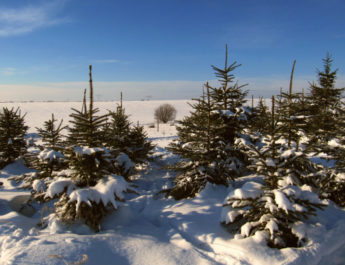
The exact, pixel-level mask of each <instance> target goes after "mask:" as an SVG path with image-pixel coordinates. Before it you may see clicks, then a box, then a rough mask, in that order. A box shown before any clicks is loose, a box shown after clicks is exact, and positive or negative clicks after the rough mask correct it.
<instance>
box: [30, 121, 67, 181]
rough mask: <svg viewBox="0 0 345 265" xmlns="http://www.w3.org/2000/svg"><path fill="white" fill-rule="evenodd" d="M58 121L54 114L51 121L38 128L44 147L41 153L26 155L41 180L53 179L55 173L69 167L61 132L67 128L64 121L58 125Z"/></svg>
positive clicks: (41, 148)
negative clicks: (64, 153)
mask: <svg viewBox="0 0 345 265" xmlns="http://www.w3.org/2000/svg"><path fill="white" fill-rule="evenodd" d="M56 122H57V120H56V119H55V117H54V114H52V117H51V119H49V120H48V121H45V122H44V125H43V128H36V129H37V131H38V134H39V135H40V136H41V137H42V143H43V146H42V147H40V150H39V152H38V153H37V152H32V153H28V154H27V155H26V160H27V162H28V164H29V166H30V167H33V168H35V169H36V170H37V171H38V173H39V175H40V178H46V177H52V173H53V171H54V170H55V171H59V170H62V169H64V168H66V167H67V163H66V159H65V156H64V155H63V151H64V148H65V143H64V141H63V139H62V137H63V136H62V134H61V132H62V131H63V130H64V129H66V128H67V126H62V123H63V120H61V121H60V123H59V124H58V125H57V124H56Z"/></svg>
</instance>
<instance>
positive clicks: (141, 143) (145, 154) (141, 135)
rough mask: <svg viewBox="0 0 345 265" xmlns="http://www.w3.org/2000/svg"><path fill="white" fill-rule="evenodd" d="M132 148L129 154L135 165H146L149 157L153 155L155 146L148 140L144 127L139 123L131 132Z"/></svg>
mask: <svg viewBox="0 0 345 265" xmlns="http://www.w3.org/2000/svg"><path fill="white" fill-rule="evenodd" d="M128 138H129V141H130V144H131V146H130V148H129V152H128V156H129V158H130V159H131V160H132V161H133V162H134V163H144V162H146V161H147V160H148V158H149V155H150V154H151V153H152V150H153V148H154V145H153V144H152V142H151V141H149V140H148V139H147V134H146V132H145V131H144V127H143V126H140V125H139V123H138V124H137V125H135V126H133V127H132V128H131V130H130V132H129V136H128Z"/></svg>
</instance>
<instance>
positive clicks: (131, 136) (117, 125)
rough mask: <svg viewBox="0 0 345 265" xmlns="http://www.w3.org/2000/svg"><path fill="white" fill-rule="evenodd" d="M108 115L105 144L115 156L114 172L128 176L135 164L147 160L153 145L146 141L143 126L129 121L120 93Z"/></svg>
mask: <svg viewBox="0 0 345 265" xmlns="http://www.w3.org/2000/svg"><path fill="white" fill-rule="evenodd" d="M109 117H110V120H109V121H108V122H107V124H106V126H105V128H104V132H105V135H106V137H105V138H106V146H107V147H108V148H109V149H110V150H111V152H112V155H113V156H114V157H115V161H114V165H115V170H116V171H115V173H116V174H120V175H122V176H124V177H126V178H128V177H129V175H130V174H131V173H132V172H133V168H134V166H135V164H137V163H145V162H146V161H147V160H148V158H149V155H150V153H151V151H152V149H153V148H154V146H153V145H152V143H151V142H150V141H148V139H147V135H146V133H145V131H144V127H143V126H140V125H139V124H137V125H136V126H133V125H132V123H131V122H130V121H129V116H128V115H127V114H126V113H125V109H124V108H123V104H122V93H121V100H120V104H119V105H118V106H117V109H116V111H109Z"/></svg>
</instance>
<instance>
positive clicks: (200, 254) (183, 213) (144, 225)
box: [0, 101, 345, 265]
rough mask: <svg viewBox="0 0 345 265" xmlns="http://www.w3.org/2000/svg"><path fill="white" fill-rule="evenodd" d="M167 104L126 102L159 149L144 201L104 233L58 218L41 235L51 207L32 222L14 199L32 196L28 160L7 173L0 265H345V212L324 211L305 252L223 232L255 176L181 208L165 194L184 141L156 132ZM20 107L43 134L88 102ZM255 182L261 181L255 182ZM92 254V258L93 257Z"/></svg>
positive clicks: (108, 222)
mask: <svg viewBox="0 0 345 265" xmlns="http://www.w3.org/2000/svg"><path fill="white" fill-rule="evenodd" d="M162 103H167V101H137V102H124V107H125V108H126V113H127V114H129V115H131V120H132V121H133V122H137V121H139V122H140V123H141V124H144V125H145V129H146V130H147V132H148V135H149V137H150V138H151V140H152V141H153V143H154V144H156V145H157V146H156V149H155V155H156V156H157V159H156V160H155V161H154V162H152V163H151V164H150V165H148V166H147V167H143V168H142V169H141V170H140V171H139V172H138V173H137V174H136V175H135V176H134V181H133V184H134V185H135V186H136V190H137V192H138V193H139V195H137V194H133V193H131V194H126V195H125V196H126V201H125V202H122V203H120V205H119V208H118V210H116V211H115V212H113V213H112V214H110V215H109V216H107V217H106V218H105V219H104V221H103V222H102V227H101V228H102V230H101V232H99V233H94V232H92V231H90V229H89V228H88V227H86V226H85V225H80V224H79V225H78V224H76V225H74V226H72V227H67V226H64V225H62V224H60V223H59V222H58V221H56V219H55V218H53V215H51V216H50V218H49V224H48V226H47V227H46V228H44V229H41V228H39V227H38V226H37V223H39V222H40V220H41V216H48V215H49V213H50V212H51V211H52V209H51V208H52V207H53V205H50V207H45V208H44V209H42V207H41V206H40V205H38V204H35V203H34V204H33V206H34V207H35V209H36V210H37V211H36V213H35V214H34V215H33V216H31V217H26V216H24V215H21V214H19V213H17V212H15V211H13V199H14V198H16V197H17V196H19V195H29V194H30V192H29V191H23V190H19V189H18V184H16V183H14V182H13V181H11V180H9V179H8V178H9V177H10V176H13V175H19V174H22V173H25V172H28V171H30V170H29V169H27V168H26V167H25V166H24V165H23V163H22V161H21V160H18V161H17V162H16V163H13V164H11V165H9V166H7V167H6V168H4V169H2V170H1V171H0V181H1V182H3V186H2V188H0V264H72V263H71V262H77V261H81V260H82V259H83V258H84V259H85V260H86V258H87V260H86V261H85V263H84V264H117V265H121V264H138V265H142V264H150V265H151V264H164V265H165V264H198V265H199V264H265V265H267V264H301V265H306V264H345V237H344V232H345V209H340V208H338V207H336V206H335V205H334V204H332V203H330V205H329V206H328V207H327V208H326V209H325V210H324V211H319V212H318V216H317V217H313V219H312V220H310V221H309V222H308V223H307V224H306V227H305V229H306V231H307V234H308V239H309V241H308V243H307V245H306V246H304V247H302V248H297V249H293V248H286V249H282V250H277V249H270V248H268V247H267V246H266V245H265V244H264V243H263V242H262V241H260V238H256V237H252V238H246V239H235V238H234V235H233V234H231V233H229V232H228V231H227V229H226V228H225V227H223V226H221V225H220V218H221V211H222V204H223V201H224V199H225V198H226V196H227V194H229V192H231V191H232V190H233V189H234V188H238V187H241V186H242V185H243V184H244V183H246V181H249V180H252V181H253V178H252V177H251V176H248V177H246V178H243V179H241V180H239V181H237V182H236V183H235V184H234V186H233V187H229V188H226V187H223V186H213V185H208V186H207V187H206V189H205V190H204V191H203V192H202V193H201V194H199V195H198V196H197V197H196V198H194V199H186V200H181V201H175V200H173V199H171V198H168V199H167V198H165V197H164V195H163V194H161V193H159V192H160V191H161V190H162V189H163V188H167V187H169V186H171V185H172V180H173V179H174V174H173V173H172V172H167V171H166V170H164V169H162V166H164V165H166V164H169V163H172V162H173V161H176V159H177V158H176V157H175V156H173V155H172V154H171V153H169V152H168V151H167V150H166V149H165V147H166V146H167V145H168V144H169V142H170V141H171V140H172V139H174V138H175V137H176V129H175V127H174V126H172V125H170V124H166V125H162V124H161V125H160V128H159V131H158V130H157V128H156V127H155V128H149V125H150V124H151V123H153V122H154V119H153V112H154V109H155V108H156V107H158V106H159V105H160V104H162ZM169 103H171V104H172V105H174V106H175V108H176V109H177V112H178V116H177V119H180V118H182V117H183V116H184V115H187V114H188V112H189V111H190V107H189V106H188V104H187V102H186V101H169ZM3 106H7V107H10V106H15V107H17V106H20V108H21V109H22V112H26V113H27V116H26V123H27V125H28V126H29V127H30V129H29V132H31V133H34V132H35V127H42V124H43V122H44V121H45V120H47V119H49V118H50V117H51V113H54V114H55V117H56V118H58V119H61V118H63V119H64V121H68V120H69V117H68V115H69V114H70V113H71V111H70V108H71V107H74V108H77V109H80V107H81V103H80V102H77V103H76V102H67V103H63V102H53V103H48V102H47V103H44V102H36V103H1V104H0V107H3ZM97 106H98V107H99V108H100V109H101V112H105V111H106V110H107V109H112V110H114V109H115V108H116V102H97ZM254 181H255V179H254ZM85 255H87V256H85Z"/></svg>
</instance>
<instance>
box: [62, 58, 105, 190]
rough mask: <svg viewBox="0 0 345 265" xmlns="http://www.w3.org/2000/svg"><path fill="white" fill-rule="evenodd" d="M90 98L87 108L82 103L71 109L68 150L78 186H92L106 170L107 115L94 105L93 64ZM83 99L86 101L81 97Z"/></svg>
mask: <svg viewBox="0 0 345 265" xmlns="http://www.w3.org/2000/svg"><path fill="white" fill-rule="evenodd" d="M89 70H90V73H89V77H90V80H89V83H90V102H89V109H86V108H85V105H84V104H85V103H84V104H83V106H84V107H83V109H82V111H78V110H76V109H72V110H73V111H74V113H72V114H71V115H70V117H71V118H73V120H71V121H70V123H72V126H73V127H72V128H70V132H69V135H68V138H69V142H70V144H71V146H70V147H69V148H68V150H67V156H68V160H69V164H70V168H71V169H73V171H74V174H73V177H74V178H75V180H76V181H77V183H78V185H79V186H93V185H95V184H96V182H97V180H99V179H101V178H102V177H103V176H104V174H106V173H107V172H108V170H109V167H111V166H110V165H109V161H108V159H107V155H108V152H107V150H106V149H105V148H103V144H104V133H103V131H102V128H103V127H104V126H105V123H106V121H107V116H108V115H101V116H96V114H97V112H99V109H98V108H94V106H93V84H92V66H91V65H90V67H89ZM84 102H85V101H84Z"/></svg>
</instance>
